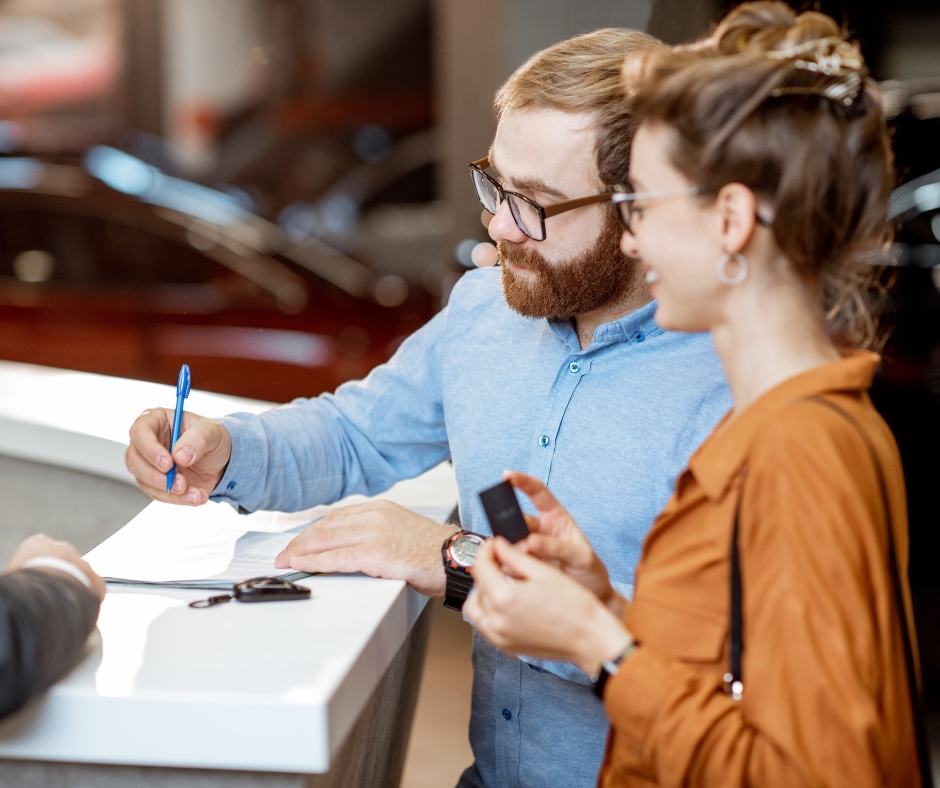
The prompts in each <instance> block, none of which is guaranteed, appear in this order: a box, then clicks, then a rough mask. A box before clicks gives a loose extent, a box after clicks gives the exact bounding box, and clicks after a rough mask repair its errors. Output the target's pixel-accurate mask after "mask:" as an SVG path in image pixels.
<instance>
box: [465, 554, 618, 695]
mask: <svg viewBox="0 0 940 788" xmlns="http://www.w3.org/2000/svg"><path fill="white" fill-rule="evenodd" d="M471 571H472V572H473V581H474V587H473V591H472V593H471V594H470V596H469V598H468V599H467V602H466V604H464V607H463V612H464V615H465V616H466V617H467V618H468V619H469V620H470V621H471V622H472V623H473V625H474V626H475V627H476V628H477V629H478V630H479V632H480V634H481V635H483V637H485V638H486V639H487V640H489V641H490V642H491V643H492V644H493V645H494V646H496V647H497V648H499V649H501V650H502V651H505V652H506V653H508V654H512V655H518V654H525V655H527V656H531V657H540V658H543V659H557V660H564V661H567V662H573V663H574V664H576V665H577V666H578V667H579V668H581V670H583V671H584V672H585V673H587V674H588V675H591V676H593V675H597V673H598V672H599V671H600V666H601V663H603V662H604V660H607V659H612V658H613V657H615V656H616V655H617V654H619V653H621V652H622V651H623V649H624V648H626V646H627V645H628V644H629V643H630V641H631V639H632V638H631V636H630V634H629V633H628V632H627V630H626V629H624V627H623V625H622V624H621V623H620V621H619V620H618V619H617V618H616V617H615V616H614V615H613V613H611V612H610V611H609V610H608V609H607V608H606V607H605V606H604V605H603V604H602V603H601V602H600V600H598V598H597V597H596V596H595V595H594V594H593V593H591V592H590V591H589V590H588V589H586V588H585V587H584V586H582V585H579V584H578V583H577V582H575V581H574V580H572V579H571V578H569V577H567V576H566V575H565V574H563V573H562V572H561V571H560V570H559V569H557V568H556V567H554V566H551V565H549V564H547V563H545V562H543V561H539V560H537V559H535V558H533V557H532V556H530V555H526V554H525V553H523V552H522V551H520V550H517V549H516V548H514V547H513V546H512V545H511V544H509V542H507V541H506V540H505V539H503V538H502V537H499V536H498V537H496V538H495V539H490V540H488V541H487V542H486V543H485V544H484V546H483V547H482V549H481V550H480V552H479V554H478V555H477V559H476V563H475V564H474V566H473V569H472V570H471Z"/></svg>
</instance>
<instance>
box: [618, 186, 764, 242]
mask: <svg viewBox="0 0 940 788" xmlns="http://www.w3.org/2000/svg"><path fill="white" fill-rule="evenodd" d="M701 191H702V190H701V189H700V188H698V186H690V187H689V188H687V189H670V190H668V191H659V192H631V191H629V187H628V186H614V193H613V194H612V195H611V196H610V201H611V202H612V203H613V204H614V205H615V206H616V207H617V215H618V216H620V223H621V224H622V225H623V227H624V229H625V230H627V231H628V232H631V233H632V232H633V228H632V227H631V226H630V225H631V223H632V222H633V219H634V217H635V216H637V215H639V211H640V208H639V207H638V206H637V204H636V201H637V200H656V199H658V198H660V197H691V196H692V195H695V194H700V193H701ZM756 218H757V223H758V224H762V225H764V227H770V226H771V224H773V222H772V220H770V219H768V218H766V217H764V216H761V215H760V214H759V213H758V214H757V215H756Z"/></svg>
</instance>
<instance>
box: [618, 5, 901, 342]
mask: <svg viewBox="0 0 940 788" xmlns="http://www.w3.org/2000/svg"><path fill="white" fill-rule="evenodd" d="M646 76H647V79H646V80H645V81H644V82H643V84H641V85H640V86H639V89H638V91H637V92H636V94H635V95H634V96H633V98H632V101H631V102H630V109H631V111H632V112H633V114H634V115H635V117H636V118H637V120H638V122H643V121H652V122H662V123H665V124H667V125H668V126H670V127H672V128H673V129H674V130H675V131H676V132H677V135H676V141H675V145H674V148H673V150H672V151H671V158H672V162H673V164H674V165H675V166H676V168H677V169H679V170H680V171H681V172H683V174H685V175H686V177H688V178H689V179H690V180H691V181H692V182H693V183H695V184H696V185H697V186H699V187H700V188H701V189H702V191H703V192H704V193H705V194H709V195H714V194H716V193H717V192H718V190H719V189H721V187H722V186H724V185H725V184H727V183H742V184H744V185H745V186H748V187H749V188H751V189H752V190H753V191H754V192H755V194H757V195H759V196H762V197H764V198H766V199H768V200H769V201H770V202H771V204H772V206H773V224H772V230H773V233H774V238H775V240H776V242H777V245H778V246H779V247H780V249H781V250H782V251H783V252H784V253H785V254H786V255H787V257H788V258H789V259H790V261H792V263H793V266H794V268H795V270H796V272H797V273H798V274H799V275H800V276H801V277H802V278H803V279H804V280H805V281H807V282H810V283H812V284H814V285H816V286H818V289H819V293H820V299H821V304H822V307H823V310H824V312H825V314H826V317H827V320H828V323H829V328H830V332H831V333H832V334H833V338H834V339H836V340H837V341H840V342H841V343H842V344H848V345H855V346H872V345H874V344H876V339H877V325H876V320H875V318H874V315H873V301H872V298H871V296H872V294H873V293H877V292H878V291H879V288H878V287H877V281H878V280H877V276H878V275H879V273H880V272H878V271H877V270H876V269H873V268H872V267H870V266H865V265H864V264H862V263H860V262H859V260H860V257H861V256H862V255H863V254H864V253H866V252H870V251H871V250H872V248H873V247H876V246H879V245H883V244H884V243H886V242H887V240H888V227H887V224H886V221H887V204H888V196H889V194H890V190H891V184H892V181H893V167H892V156H891V146H890V142H889V138H888V134H887V129H886V125H885V119H884V114H883V112H882V108H881V100H880V97H879V94H878V91H877V87H876V86H875V84H874V82H873V81H872V80H871V79H869V78H868V76H867V73H866V71H865V69H864V62H863V60H862V57H861V53H860V52H859V50H858V46H857V45H856V44H854V43H852V42H849V41H847V40H846V36H845V33H844V32H843V31H842V30H841V29H840V28H839V26H838V25H837V24H836V22H835V21H834V20H833V19H832V18H830V17H828V16H826V15H825V14H821V13H817V12H806V13H803V14H800V15H797V14H796V13H795V12H794V11H793V10H792V9H791V8H790V7H789V6H787V5H786V4H784V3H782V2H752V3H745V4H743V5H741V6H739V7H738V8H736V9H734V10H733V11H732V12H731V13H730V14H728V16H726V17H725V19H724V20H722V22H721V23H720V24H719V25H718V27H717V28H716V29H715V31H714V33H713V34H712V35H711V36H710V37H709V38H707V39H705V40H704V41H701V42H698V43H696V44H693V45H690V46H688V47H684V48H680V49H677V50H672V51H669V52H665V53H657V54H656V55H654V56H653V57H652V58H650V59H649V61H648V64H647V68H646Z"/></svg>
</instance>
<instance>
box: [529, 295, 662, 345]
mask: <svg viewBox="0 0 940 788" xmlns="http://www.w3.org/2000/svg"><path fill="white" fill-rule="evenodd" d="M655 314H656V302H655V301H650V302H649V303H648V304H646V305H645V306H641V307H640V308H639V309H637V310H635V311H634V312H631V313H630V314H629V315H624V316H623V317H621V318H620V319H619V320H614V321H613V322H611V323H602V324H601V325H599V326H598V327H597V328H596V329H595V330H594V340H593V341H592V342H591V346H590V347H589V348H587V350H595V349H597V348H599V347H602V346H604V345H612V344H615V343H617V342H631V341H633V342H643V341H644V340H646V339H647V338H649V337H654V336H657V335H658V334H662V333H663V329H661V328H660V327H659V326H658V325H656V320H655V319H654V317H653V316H654V315H655ZM548 324H549V326H551V329H552V331H554V332H555V333H556V334H557V335H558V336H559V337H560V338H561V340H562V341H563V342H565V343H566V344H568V345H569V346H571V347H572V348H573V349H575V350H577V351H578V352H580V350H581V345H580V343H579V342H578V335H577V332H576V331H575V330H574V322H573V321H572V320H549V321H548Z"/></svg>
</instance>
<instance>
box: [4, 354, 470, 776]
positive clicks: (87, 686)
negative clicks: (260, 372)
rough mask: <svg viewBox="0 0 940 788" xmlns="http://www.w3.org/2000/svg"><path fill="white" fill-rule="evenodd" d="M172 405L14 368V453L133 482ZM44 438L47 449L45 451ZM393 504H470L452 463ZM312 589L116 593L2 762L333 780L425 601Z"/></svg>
mask: <svg viewBox="0 0 940 788" xmlns="http://www.w3.org/2000/svg"><path fill="white" fill-rule="evenodd" d="M173 395H174V390H173V388H172V387H170V386H157V385H155V384H149V383H140V382H138V381H128V380H121V379H116V378H107V377H104V376H98V375H87V374H85V373H77V372H67V371H62V370H46V369H43V368H40V367H31V366H29V365H23V364H10V363H6V362H0V454H13V456H18V457H23V458H26V459H35V460H39V461H42V462H47V463H51V464H57V465H64V466H65V467H71V468H77V469H78V470H83V471H88V472H91V473H99V474H100V475H105V476H110V477H112V478H120V472H121V468H123V462H122V461H121V458H122V457H123V451H124V445H125V441H126V439H125V438H124V437H123V436H125V435H126V430H127V427H128V426H129V424H130V422H131V421H132V420H133V418H134V417H135V416H136V415H137V414H138V413H139V412H140V411H141V410H143V408H144V407H146V406H148V405H151V406H153V405H160V404H168V406H170V405H171V404H172V400H173ZM61 402H67V403H68V404H67V405H61V404H60V405H59V406H56V403H61ZM268 406H269V405H268V404H266V403H258V402H253V401H250V400H239V399H237V398H233V397H222V396H220V395H211V394H205V393H204V392H197V391H195V390H194V391H193V393H192V396H191V397H190V400H189V401H188V402H187V407H188V408H190V407H191V409H192V410H194V411H195V412H201V413H204V414H206V415H220V414H221V413H224V412H229V411H231V410H235V409H238V410H255V411H256V412H257V411H258V410H263V409H264V408H266V407H268ZM11 426H12V427H13V431H12V432H11V431H10V427H11ZM37 438H41V444H42V445H39V446H36V445H32V444H31V441H35V440H36V439H37ZM95 447H97V453H95V451H93V450H92V449H94V448H95ZM117 462H120V467H118V466H117V465H116V463H117ZM124 475H125V476H126V473H125V474H124ZM127 478H128V479H129V477H127ZM381 497H383V498H390V499H392V500H396V501H398V502H399V503H401V504H403V505H405V506H409V507H412V508H422V509H425V508H427V507H432V508H434V507H436V508H437V509H439V510H441V511H444V510H445V509H446V508H447V507H448V506H452V505H453V504H454V503H455V502H456V485H455V482H454V477H453V471H452V469H451V468H450V466H449V465H446V464H445V465H441V466H439V467H438V468H435V469H433V470H432V471H429V472H428V473H427V474H425V475H424V476H422V477H419V478H418V479H415V480H411V481H408V482H403V483H401V484H399V485H396V486H395V487H394V488H392V490H390V491H389V492H388V493H387V494H385V495H383V496H381ZM356 500H362V498H360V497H356V498H355V499H350V500H349V502H350V503H352V502H355V501H356ZM168 508H170V507H167V505H165V504H156V503H155V504H151V505H150V506H149V507H148V508H147V509H145V510H144V511H143V512H141V514H140V515H138V518H145V519H146V518H149V520H147V521H148V522H150V521H153V522H154V523H157V522H159V519H160V516H163V515H165V513H166V510H167V509H168ZM173 511H174V512H178V513H179V515H178V516H180V517H185V518H189V519H194V518H195V519H199V520H206V521H211V523H212V525H213V526H216V527H217V526H219V525H220V524H221V525H222V526H223V527H225V524H226V523H227V524H228V527H232V528H235V529H244V530H249V529H250V530H278V531H279V530H287V529H288V528H290V527H292V526H294V525H296V524H297V523H298V522H299V521H300V520H302V518H303V515H301V514H295V515H283V514H273V513H267V512H258V513H256V514H253V515H249V516H247V517H243V516H239V515H236V514H235V513H234V511H233V510H232V509H231V508H230V507H228V506H226V505H223V504H207V505H206V506H205V507H201V508H200V509H195V510H194V509H183V508H179V509H174V510H173ZM301 582H302V583H303V584H304V585H307V586H309V587H310V588H311V589H312V592H313V595H312V598H311V599H310V600H303V601H295V602H284V603H269V604H257V605H246V604H240V603H235V602H231V603H229V604H227V605H222V606H219V607H215V608H210V609H206V610H194V609H191V608H189V607H188V606H187V603H188V602H189V601H192V600H194V599H199V598H203V597H205V596H206V595H207V594H206V593H205V592H200V591H185V590H177V589H166V588H147V589H140V588H123V587H115V586H111V587H109V591H108V595H107V597H106V599H105V601H104V603H103V605H102V608H101V614H100V616H99V620H98V631H97V632H96V633H94V634H93V636H92V638H91V639H90V640H89V643H88V645H87V647H86V652H85V654H84V656H83V658H82V659H81V661H80V662H79V664H78V665H77V666H76V667H75V668H74V669H73V670H72V671H71V672H70V673H69V674H68V675H67V676H66V677H65V678H64V679H62V680H61V681H60V682H59V683H58V684H56V685H55V686H53V687H52V689H51V690H50V691H49V692H48V693H46V694H45V695H44V696H42V697H40V698H38V699H37V700H35V701H34V702H33V703H31V704H30V705H29V706H27V708H25V709H24V710H22V711H21V712H18V713H17V714H15V715H13V716H11V717H9V718H7V719H5V720H3V721H2V722H0V758H22V759H36V760H53V761H75V762H92V763H114V764H141V765H152V766H174V767H190V768H222V769H246V770H259V771H276V772H299V773H320V772H325V771H328V770H329V768H330V763H331V759H332V758H333V757H334V756H335V755H336V754H337V752H338V750H339V748H340V746H341V745H342V743H343V741H344V739H345V737H346V735H347V734H348V732H349V731H350V729H351V728H352V726H353V724H354V723H355V721H356V719H357V718H358V716H359V714H360V712H361V711H362V709H363V707H364V705H365V704H366V702H367V701H368V699H369V697H370V696H371V694H372V692H373V691H374V690H375V688H376V686H377V685H378V683H379V681H380V680H381V678H382V676H383V675H384V673H385V670H386V669H387V668H388V666H389V664H390V663H391V661H392V659H393V658H394V657H395V655H396V653H397V652H398V649H399V648H400V647H401V645H402V643H403V642H404V640H405V638H406V636H407V635H408V632H409V631H410V629H411V626H412V625H413V624H414V622H415V620H416V619H417V617H418V615H419V614H420V612H421V611H422V610H423V608H424V605H425V603H426V602H427V600H426V599H425V598H424V597H422V596H421V595H419V594H417V593H416V592H415V591H413V590H412V589H410V588H409V587H408V586H407V585H406V584H405V583H402V582H398V581H391V580H377V579H373V578H368V577H364V576H359V575H345V576H338V575H335V576H324V577H311V578H307V579H306V580H303V581H301Z"/></svg>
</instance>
